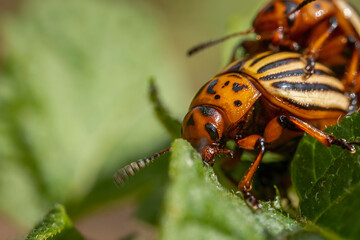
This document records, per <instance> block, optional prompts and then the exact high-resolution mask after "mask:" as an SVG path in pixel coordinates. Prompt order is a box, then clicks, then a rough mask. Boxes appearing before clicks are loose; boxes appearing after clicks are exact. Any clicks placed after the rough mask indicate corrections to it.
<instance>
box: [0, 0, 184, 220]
mask: <svg viewBox="0 0 360 240" xmlns="http://www.w3.org/2000/svg"><path fill="white" fill-rule="evenodd" d="M160 16H161V14H159V13H158V12H157V11H156V10H154V8H153V7H152V5H151V4H149V3H145V2H144V3H142V4H137V3H134V2H133V1H107V0H105V1H99V0H78V1H73V0H53V1H41V0H33V1H25V2H24V5H23V6H22V7H21V10H19V11H17V12H16V14H15V15H14V16H11V17H10V18H8V19H6V21H5V22H4V24H3V25H4V27H3V28H1V30H2V45H3V47H4V52H3V54H2V72H1V75H0V110H1V116H0V131H1V134H0V143H1V153H0V154H1V156H0V157H1V161H0V194H1V199H0V203H1V204H0V210H1V211H3V212H5V213H6V214H7V215H9V216H10V217H11V218H13V219H14V220H16V221H17V222H19V223H20V224H21V225H23V226H25V227H29V226H32V225H33V224H34V223H35V222H36V221H37V220H38V219H39V218H40V217H41V216H42V215H43V214H44V212H45V211H46V209H47V208H48V207H49V206H51V205H52V204H53V203H54V202H64V203H65V204H67V205H68V204H69V203H81V201H82V200H83V199H85V198H86V195H87V194H88V193H89V192H90V191H91V190H92V188H93V187H94V186H95V185H96V184H97V181H102V180H103V179H110V178H111V175H112V174H113V171H114V169H117V168H119V167H120V166H123V165H125V164H126V163H128V162H130V161H133V160H134V159H139V158H142V157H144V156H147V155H148V154H149V153H153V152H154V151H156V150H159V149H161V148H163V146H166V145H167V143H168V142H169V141H170V138H169V137H167V136H166V131H165V130H164V129H163V128H162V127H161V125H160V124H159V123H158V121H157V120H156V118H155V116H154V114H153V112H152V106H151V103H149V101H148V98H147V94H148V79H149V76H155V77H156V79H157V81H158V83H159V85H161V88H162V89H166V92H165V96H167V97H169V98H170V97H171V98H170V101H169V102H170V103H169V106H177V107H178V108H177V109H175V111H174V112H177V113H179V110H178V109H180V110H181V109H186V103H185V102H184V101H182V100H181V101H180V99H182V97H181V95H182V93H183V92H186V91H185V90H184V89H186V83H184V81H183V79H184V78H185V76H184V75H185V74H183V73H184V72H185V71H184V69H183V68H182V67H181V64H178V62H177V61H176V58H171V59H172V60H171V61H169V58H170V56H169V53H168V52H171V51H169V50H170V49H172V47H171V46H169V44H168V43H167V41H166V37H165V36H166V32H165V26H164V23H163V21H162V20H161V17H160ZM140 40H141V41H140ZM169 76H171V81H169V80H168V79H169ZM172 112H173V111H172ZM10 170H11V171H12V172H9V171H10ZM8 175H10V176H12V177H10V178H5V176H8ZM3 176H4V177H3ZM15 176H16V177H15ZM13 186H16V187H18V188H14V187H13ZM106 187H107V189H110V190H109V191H116V190H115V189H114V186H113V185H107V186H106ZM99 201H100V202H101V199H99ZM19 206H20V208H21V211H19Z"/></svg>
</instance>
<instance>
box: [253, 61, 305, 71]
mask: <svg viewBox="0 0 360 240" xmlns="http://www.w3.org/2000/svg"><path fill="white" fill-rule="evenodd" d="M299 61H301V60H300V58H286V59H281V60H278V61H276V62H272V63H269V64H266V65H265V66H263V67H261V68H259V70H258V71H257V73H263V72H265V71H267V70H270V69H273V68H277V67H280V66H283V65H287V64H289V63H292V62H299Z"/></svg>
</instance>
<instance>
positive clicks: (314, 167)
mask: <svg viewBox="0 0 360 240" xmlns="http://www.w3.org/2000/svg"><path fill="white" fill-rule="evenodd" d="M359 123H360V113H359V112H357V113H355V114H353V115H351V116H347V117H345V118H344V119H343V121H342V122H341V123H340V124H339V125H337V126H335V127H329V128H328V129H326V131H325V132H327V133H329V134H332V135H335V136H337V137H341V138H345V139H347V140H348V141H350V142H351V141H356V140H357V141H359V140H360V138H359V137H360V124H359ZM357 151H358V152H357V153H356V154H350V153H349V152H347V151H345V150H343V149H341V148H339V147H336V146H333V147H331V148H329V147H325V146H323V145H322V144H321V143H319V142H318V141H316V140H315V139H313V138H311V137H310V136H305V137H304V138H303V139H302V141H301V142H300V144H299V147H298V149H297V152H296V154H295V157H294V160H293V163H292V181H293V184H294V186H295V189H296V191H297V193H298V196H299V198H300V212H301V214H302V215H303V216H304V217H306V218H307V219H309V220H311V221H312V222H313V223H315V224H317V225H318V226H321V227H324V228H326V229H329V230H331V231H333V232H335V233H337V234H338V235H339V236H340V237H344V238H351V239H359V238H360V222H359V221H358V219H359V217H360V201H359V199H360V154H359V153H360V149H359V147H357Z"/></svg>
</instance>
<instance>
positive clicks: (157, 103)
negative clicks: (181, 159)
mask: <svg viewBox="0 0 360 240" xmlns="http://www.w3.org/2000/svg"><path fill="white" fill-rule="evenodd" d="M149 95H150V100H151V102H152V104H153V107H154V112H155V114H156V116H157V118H158V119H159V121H160V122H161V123H162V125H163V126H164V127H165V129H166V130H167V131H168V133H169V134H170V136H171V137H172V138H173V139H175V138H179V137H180V132H181V123H180V122H179V120H177V119H175V118H173V117H172V116H171V115H170V114H169V113H168V111H167V109H166V108H165V107H164V105H163V103H162V102H161V100H160V98H159V94H158V91H157V87H156V85H155V81H154V79H153V78H151V79H150V88H149Z"/></svg>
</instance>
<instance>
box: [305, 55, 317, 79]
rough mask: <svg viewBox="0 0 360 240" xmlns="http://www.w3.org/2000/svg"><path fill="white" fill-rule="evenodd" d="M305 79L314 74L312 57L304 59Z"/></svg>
mask: <svg viewBox="0 0 360 240" xmlns="http://www.w3.org/2000/svg"><path fill="white" fill-rule="evenodd" d="M304 70H305V73H306V75H305V78H306V79H308V78H309V77H311V75H313V74H314V73H315V59H314V57H308V58H306V66H305V69H304Z"/></svg>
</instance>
